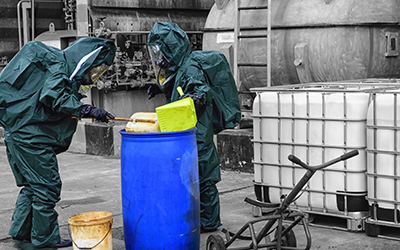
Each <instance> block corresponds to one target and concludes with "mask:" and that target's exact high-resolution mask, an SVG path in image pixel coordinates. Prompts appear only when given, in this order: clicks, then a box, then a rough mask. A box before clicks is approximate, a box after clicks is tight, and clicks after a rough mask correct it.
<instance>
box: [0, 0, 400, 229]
mask: <svg viewBox="0 0 400 250" xmlns="http://www.w3.org/2000/svg"><path fill="white" fill-rule="evenodd" d="M162 21H171V22H175V23H177V24H178V25H179V26H180V27H181V28H182V29H183V30H184V31H185V32H187V34H188V36H189V38H190V41H191V45H192V50H216V51H220V52H222V53H223V54H224V55H225V56H226V57H227V59H228V62H229V63H230V66H231V69H232V72H233V73H234V76H235V80H236V84H237V88H238V90H239V97H240V104H241V109H242V113H243V119H242V122H241V123H240V125H239V126H238V127H237V128H236V129H232V130H226V131H223V132H221V133H220V134H218V135H217V136H216V137H215V142H216V145H217V149H218V152H219V157H220V163H221V165H222V168H226V169H233V170H237V171H242V172H250V173H254V174H255V192H256V195H257V198H258V199H259V200H263V201H276V200H279V199H280V198H279V197H280V195H281V194H282V192H283V191H287V190H288V189H290V188H291V187H293V185H294V183H295V179H296V177H298V176H299V174H301V173H302V172H301V170H300V169H297V168H295V167H294V166H293V165H288V163H287V162H286V161H285V160H284V157H286V156H287V154H288V153H293V152H295V153H298V154H300V155H302V156H304V159H307V160H308V161H309V163H313V162H318V161H323V160H326V159H328V158H329V157H330V156H332V155H335V154H336V155H338V154H337V153H338V152H343V151H346V150H349V149H358V150H359V151H360V152H361V154H360V155H361V156H362V158H361V159H359V160H358V161H357V162H354V163H353V164H352V165H346V164H344V165H341V166H339V167H336V168H333V170H324V171H322V174H321V176H320V178H316V181H315V182H314V183H313V182H311V184H310V185H309V186H308V191H307V192H306V195H304V198H302V199H300V200H299V201H298V202H296V203H295V204H294V205H295V206H297V207H301V208H304V209H306V210H307V211H308V212H309V213H310V214H328V215H332V216H337V217H342V218H345V219H347V220H348V230H352V231H362V230H366V232H367V234H369V235H372V236H376V235H379V233H380V226H381V225H385V226H391V227H400V225H399V221H400V213H399V204H400V191H399V190H400V181H399V179H400V178H399V177H398V175H399V174H400V169H399V165H400V164H398V160H400V159H398V156H397V155H398V150H397V148H398V147H400V146H399V145H397V144H398V141H400V138H399V140H398V139H397V137H398V136H399V135H398V128H399V127H398V123H397V119H398V117H400V116H399V115H398V114H397V110H398V109H397V105H398V104H397V103H398V101H397V91H396V89H397V84H398V80H397V78H399V77H400V58H399V31H400V26H399V23H400V1H399V0H303V1H294V0H241V1H240V0H215V1H214V0H181V1H177V0H163V1H162V0H157V1H149V0H135V1H133V0H114V1H113V0H63V1H62V0H20V1H18V0H0V70H1V69H3V68H4V67H5V66H6V65H7V63H8V62H9V61H10V60H11V59H12V57H13V56H14V55H15V54H16V53H17V51H18V50H19V49H20V48H21V47H22V46H23V45H24V44H25V43H26V42H27V41H31V40H35V41H42V42H43V43H46V44H49V45H52V46H55V47H57V48H60V49H64V48H66V47H67V46H68V45H69V44H71V43H72V42H73V41H75V40H76V39H78V38H80V37H86V36H96V37H102V38H107V39H111V40H113V41H114V42H115V43H116V44H117V46H118V52H117V55H116V58H115V63H114V64H113V65H112V66H111V67H110V69H109V70H108V72H107V73H106V75H104V76H103V77H102V78H101V79H100V80H99V81H97V82H96V86H95V88H93V89H92V90H91V93H90V94H89V96H88V98H86V99H84V101H85V102H87V103H91V104H93V105H95V106H97V107H101V108H104V109H106V110H108V111H110V112H111V113H113V114H114V115H116V116H120V117H126V116H130V115H132V114H133V113H135V112H141V111H150V112H154V110H155V108H156V107H158V106H160V105H162V104H164V103H165V99H164V97H163V95H158V96H157V97H156V98H154V99H152V100H148V98H147V93H146V91H147V88H148V86H149V84H153V83H155V76H154V73H153V69H152V65H151V62H150V61H149V56H148V54H147V48H146V40H147V34H148V33H149V31H150V30H151V28H152V27H153V25H154V23H155V22H162ZM310 83H312V84H310ZM387 100H390V101H389V103H387ZM372 103H373V104H374V105H371V104H372ZM316 107H317V108H316ZM387 110H391V111H390V112H389V111H388V112H389V113H388V112H386V111H387ZM383 113H385V114H386V115H387V116H386V117H384V116H381V117H378V115H377V114H383ZM360 114H362V115H360ZM388 121H389V122H388ZM124 126H125V124H123V123H121V122H110V123H109V124H100V123H96V122H93V121H87V120H86V121H80V122H79V125H78V130H77V133H76V135H75V136H74V139H73V143H72V145H71V147H70V149H69V150H70V151H71V152H79V153H87V154H95V155H107V156H111V157H119V156H120V155H119V154H120V135H119V131H120V130H121V129H123V128H124ZM337 128H342V129H339V130H340V131H338V129H337ZM299 131H304V133H302V132H299ZM360 131H361V132H360ZM381 137H383V138H390V140H391V141H390V143H389V144H390V145H391V146H387V143H383V142H380V141H379V140H380V138H381ZM393 138H395V139H393ZM330 139H332V140H331V141H330ZM381 140H383V141H384V140H385V139H381ZM392 140H393V141H392ZM316 152H318V153H316ZM339 154H340V153H339ZM380 164H381V165H385V166H388V167H387V168H385V171H381V170H380V169H379V167H378V166H380ZM266 173H268V174H266ZM271 173H275V174H276V178H275V179H274V180H269V179H268V178H269V177H268V176H270V174H271ZM284 173H287V174H288V176H291V177H293V180H291V179H290V178H289V179H290V180H288V179H282V175H283V174H284ZM329 180H334V182H337V183H338V184H337V185H333V186H329ZM338 180H340V181H338ZM274 181H276V183H274ZM316 182H319V183H316ZM383 183H385V185H386V187H387V185H389V191H388V190H387V189H383V188H382V185H384V184H383ZM388 183H389V184H388ZM364 197H367V199H364Z"/></svg>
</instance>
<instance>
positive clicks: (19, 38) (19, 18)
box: [17, 0, 29, 49]
mask: <svg viewBox="0 0 400 250" xmlns="http://www.w3.org/2000/svg"><path fill="white" fill-rule="evenodd" d="M23 2H29V0H20V1H19V2H18V4H17V18H18V20H17V23H18V40H19V49H21V48H22V33H21V11H20V9H21V5H22V3H23Z"/></svg>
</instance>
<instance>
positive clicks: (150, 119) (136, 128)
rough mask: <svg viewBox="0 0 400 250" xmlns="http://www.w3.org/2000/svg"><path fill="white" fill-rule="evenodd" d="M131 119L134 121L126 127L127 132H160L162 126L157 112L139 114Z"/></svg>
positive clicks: (135, 114)
mask: <svg viewBox="0 0 400 250" xmlns="http://www.w3.org/2000/svg"><path fill="white" fill-rule="evenodd" d="M131 119H133V121H131V122H128V123H127V124H126V126H125V131H126V132H133V133H150V132H160V126H159V124H158V119H157V114H156V113H155V112H137V113H134V114H133V115H132V116H131Z"/></svg>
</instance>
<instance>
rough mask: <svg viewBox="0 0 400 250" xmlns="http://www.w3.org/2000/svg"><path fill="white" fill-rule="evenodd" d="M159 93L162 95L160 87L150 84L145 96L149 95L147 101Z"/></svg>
mask: <svg viewBox="0 0 400 250" xmlns="http://www.w3.org/2000/svg"><path fill="white" fill-rule="evenodd" d="M161 93H162V90H161V89H160V86H158V85H157V84H152V85H150V87H149V88H148V89H147V94H148V95H149V100H150V99H151V98H153V97H155V96H156V95H158V94H161Z"/></svg>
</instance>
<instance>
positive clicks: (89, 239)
mask: <svg viewBox="0 0 400 250" xmlns="http://www.w3.org/2000/svg"><path fill="white" fill-rule="evenodd" d="M112 220H113V219H112V214H111V213H109V212H88V213H81V214H77V215H74V216H71V217H69V220H68V224H69V226H70V230H71V238H72V241H73V249H74V250H79V249H92V250H112V232H111V231H112Z"/></svg>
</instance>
